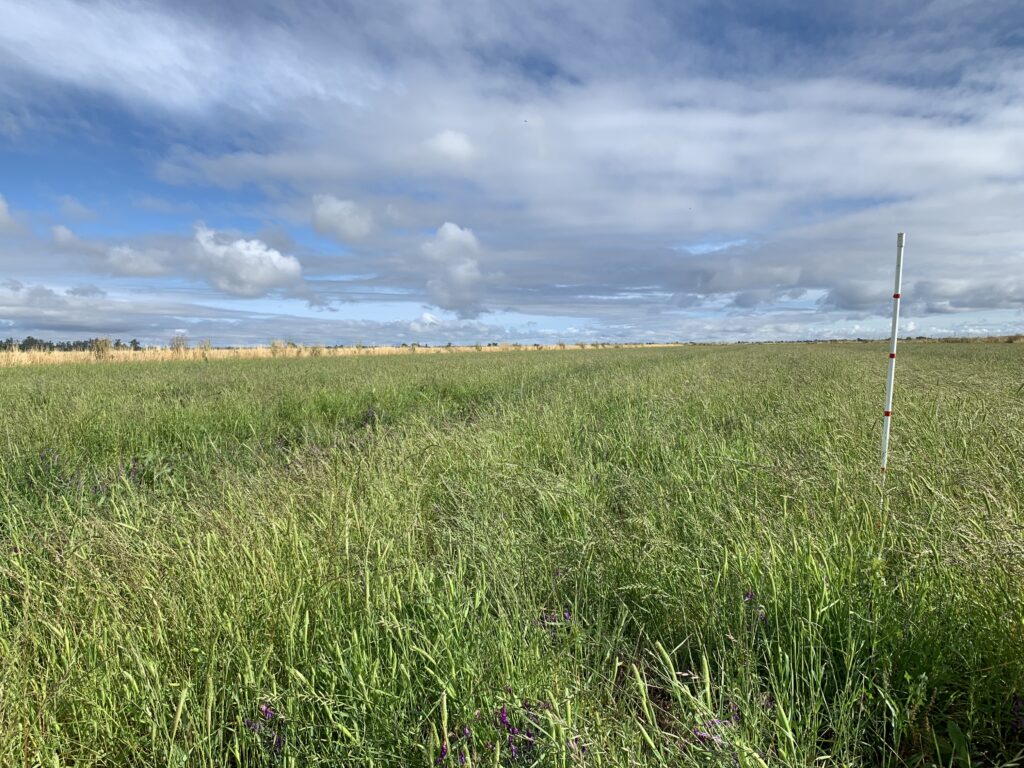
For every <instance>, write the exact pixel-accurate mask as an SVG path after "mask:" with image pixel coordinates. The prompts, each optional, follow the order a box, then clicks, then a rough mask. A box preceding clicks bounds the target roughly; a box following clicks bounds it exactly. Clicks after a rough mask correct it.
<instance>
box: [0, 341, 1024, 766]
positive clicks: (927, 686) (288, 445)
mask: <svg viewBox="0 0 1024 768" xmlns="http://www.w3.org/2000/svg"><path fill="white" fill-rule="evenodd" d="M96 349H99V348H90V349H88V350H79V353H81V354H82V355H83V356H84V357H83V359H96V354H97V352H96V351H95V350H96ZM269 349H270V348H268V349H267V350H266V359H252V360H245V359H224V360H218V359H216V355H217V353H218V350H212V349H203V347H202V345H196V344H191V345H189V348H188V349H184V350H179V351H178V352H172V351H171V350H162V354H163V355H166V359H167V362H164V363H161V362H157V361H155V360H154V362H152V363H150V364H149V365H147V366H145V367H140V366H132V365H107V364H91V365H69V366H62V367H56V366H38V367H32V366H23V367H17V368H9V369H6V370H5V371H4V373H3V380H4V384H3V387H2V388H0V407H2V410H3V413H4V419H3V422H2V427H0V429H2V430H3V432H2V435H0V765H3V766H35V765H40V766H43V765H45V766H57V765H74V766H76V768H86V767H97V768H98V767H99V766H154V765H160V766H303V767H305V766H356V765H360V766H361V765H368V766H369V765H376V766H412V765H418V766H427V765H430V766H438V765H440V766H452V767H454V766H461V765H474V766H495V765H497V766H520V765H521V766H530V765H541V766H623V768H625V767H626V766H639V765H665V766H679V765H694V766H696V765H701V766H704V765H720V766H739V767H740V768H746V767H747V766H757V767H758V768H763V767H764V766H806V767H807V768H810V767H812V766H876V765H890V766H898V765H899V766H901V765H908V766H910V765H914V766H927V765H942V766H968V765H996V764H1009V763H1008V762H1007V761H1009V760H1011V759H1013V758H1014V756H1016V755H1019V754H1020V753H1021V751H1022V750H1024V536H1022V533H1021V532H1022V531H1024V394H1022V393H1020V391H1019V386H1020V382H1021V378H1022V377H1021V372H1022V369H1024V359H1022V354H1021V348H1020V347H1019V346H1018V345H1008V344H991V343H990V344H985V343H974V344H937V343H936V344H908V345H906V347H905V349H904V351H902V352H901V355H900V368H899V371H898V377H899V378H898V389H897V394H896V409H895V413H896V421H895V425H894V432H893V444H892V456H891V463H890V473H889V476H888V479H887V484H886V486H885V488H884V491H883V489H882V487H881V485H880V478H879V473H878V469H877V462H878V438H879V427H880V423H881V407H882V390H883V386H882V382H883V377H884V371H885V351H886V350H885V346H884V344H881V343H875V344H842V345H838V344H837V345H813V346H811V345H773V346H731V347H710V346H705V347H684V346H679V347H673V348H663V349H628V350H618V351H592V350H589V349H588V350H585V351H581V350H573V349H567V350H565V351H564V352H553V353H550V354H530V355H526V354H519V353H516V352H514V351H512V350H511V349H510V350H508V351H507V352H506V353H505V354H495V353H496V352H497V351H498V348H492V353H490V354H489V353H488V352H486V351H481V352H479V353H474V352H466V353H465V354H453V355H447V354H444V353H443V350H440V349H439V350H437V352H438V354H430V355H427V354H421V353H420V352H425V351H426V350H420V352H417V354H415V355H408V354H406V355H401V354H395V355H393V356H389V357H378V356H373V355H371V354H369V353H368V352H367V351H366V350H363V351H362V353H361V354H360V355H356V354H355V353H356V350H354V349H350V350H347V351H348V352H349V353H351V356H348V357H332V356H331V355H330V354H328V353H329V352H331V350H325V349H320V348H311V349H309V350H305V349H303V350H301V351H302V353H303V354H302V356H299V354H298V352H299V351H300V350H299V348H298V347H296V348H294V349H293V348H290V347H289V346H288V345H287V344H286V343H285V344H282V345H278V346H277V347H276V349H277V350H278V359H270V357H271V355H272V354H273V353H272V352H271V351H269ZM314 349H319V351H318V352H314V351H313V350H314ZM485 349H486V348H485ZM522 349H523V350H524V351H525V350H526V349H528V348H527V347H523V348H522ZM307 351H308V354H306V353H307ZM396 352H398V351H397V350H396ZM204 353H205V354H206V355H207V358H206V362H203V354H204ZM10 354H19V355H23V354H29V353H27V352H16V353H10ZM40 354H49V353H40ZM67 354H69V355H73V354H77V353H67ZM100 354H102V355H103V356H106V355H112V356H117V355H121V354H124V355H129V354H135V355H138V356H141V357H144V356H145V355H148V354H150V353H149V352H136V353H129V352H125V351H123V350H118V349H117V347H116V345H115V344H112V345H111V349H109V350H106V349H100ZM174 355H178V356H177V357H174ZM485 355H486V357H485ZM211 356H212V357H211ZM104 359H107V358H106V357H104Z"/></svg>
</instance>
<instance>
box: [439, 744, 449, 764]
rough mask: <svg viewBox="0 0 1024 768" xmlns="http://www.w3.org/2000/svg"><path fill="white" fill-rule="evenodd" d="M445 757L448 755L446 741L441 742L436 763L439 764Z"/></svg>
mask: <svg viewBox="0 0 1024 768" xmlns="http://www.w3.org/2000/svg"><path fill="white" fill-rule="evenodd" d="M446 757H448V742H447V741H445V742H442V744H441V754H439V755H438V756H437V764H438V765H440V764H441V763H443V762H444V759H445V758H446Z"/></svg>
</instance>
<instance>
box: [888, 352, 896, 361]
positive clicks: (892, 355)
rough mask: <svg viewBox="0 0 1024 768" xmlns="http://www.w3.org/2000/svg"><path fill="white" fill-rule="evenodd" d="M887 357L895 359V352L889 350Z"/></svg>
mask: <svg viewBox="0 0 1024 768" xmlns="http://www.w3.org/2000/svg"><path fill="white" fill-rule="evenodd" d="M889 359H890V360H895V359H896V353H895V352H890V353H889Z"/></svg>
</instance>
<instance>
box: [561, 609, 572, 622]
mask: <svg viewBox="0 0 1024 768" xmlns="http://www.w3.org/2000/svg"><path fill="white" fill-rule="evenodd" d="M562 618H563V619H565V620H566V621H572V611H570V610H568V609H567V610H566V611H565V612H564V613H562Z"/></svg>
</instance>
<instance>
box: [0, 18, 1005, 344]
mask: <svg viewBox="0 0 1024 768" xmlns="http://www.w3.org/2000/svg"><path fill="white" fill-rule="evenodd" d="M676 5H678V4H676ZM0 14H2V15H3V17H4V18H5V19H8V20H9V23H7V24H5V25H4V27H3V28H2V29H0V96H3V97H4V99H3V102H2V103H4V104H5V105H9V106H5V107H0V128H2V131H0V142H4V141H6V142H7V143H8V144H9V145H10V147H12V148H13V151H24V152H30V151H31V150H32V141H36V140H40V139H39V138H38V137H39V136H44V137H45V136H48V137H50V140H52V141H57V142H60V141H66V140H68V139H66V138H61V137H62V136H63V135H64V134H62V131H65V130H66V126H67V124H68V123H69V121H73V122H74V124H75V125H76V126H82V125H83V121H84V124H85V125H84V129H83V130H82V131H80V132H79V133H78V134H76V135H82V136H86V137H93V139H92V140H95V141H96V142H97V146H99V145H101V144H102V142H103V141H105V140H106V139H104V138H103V137H104V136H108V135H110V134H116V135H117V136H118V137H121V136H122V135H123V136H128V137H129V139H128V140H129V141H136V142H138V143H139V146H138V147H136V148H135V150H136V154H137V155H139V156H144V157H145V158H146V161H145V163H143V164H142V165H140V166H139V167H138V169H137V171H136V172H137V174H138V178H139V182H138V189H137V190H135V198H136V199H138V200H144V201H147V203H146V205H145V206H139V207H138V209H137V211H141V212H145V213H146V214H147V215H161V216H165V217H173V216H177V218H174V219H173V226H172V227H170V228H160V227H158V226H153V227H147V226H146V225H135V224H134V223H133V224H132V226H122V227H121V229H120V231H119V230H118V229H117V227H115V226H113V225H111V227H110V228H109V229H103V224H104V216H107V215H109V214H108V212H109V211H110V209H111V205H109V204H106V203H105V202H104V201H103V200H98V199H95V198H92V197H90V196H89V195H87V194H85V193H83V192H82V189H81V188H80V187H79V188H76V189H74V190H73V191H74V194H73V195H72V194H71V192H70V191H65V190H64V189H62V188H60V187H59V186H58V185H59V179H58V180H55V181H56V183H55V182H54V181H51V182H50V186H51V187H52V188H53V189H54V190H55V191H54V192H53V193H52V194H51V195H50V198H49V199H50V201H51V209H50V210H48V211H46V210H42V209H39V210H33V211H30V215H27V214H26V215H23V214H22V209H23V208H24V207H26V206H23V205H22V204H21V202H20V201H21V199H22V198H23V197H24V198H25V199H27V198H28V196H29V195H28V192H27V191H26V189H27V188H23V187H22V186H20V185H19V184H17V183H14V182H12V183H11V186H10V188H8V187H6V186H5V188H4V189H3V190H0V192H3V193H4V194H5V195H7V197H6V199H7V200H16V201H17V202H18V206H17V208H18V211H19V214H18V216H19V223H18V224H16V223H15V222H14V219H13V216H12V215H11V214H10V211H9V208H8V204H7V202H5V198H2V197H0V235H3V236H4V237H5V238H6V240H4V241H2V242H0V248H2V249H3V250H2V251H0V266H2V267H3V268H4V269H5V270H6V274H5V273H4V272H0V277H3V276H10V277H13V278H16V279H18V280H20V281H22V283H24V284H26V285H29V284H31V285H53V286H58V284H59V285H64V286H66V285H69V284H70V283H71V282H72V281H73V282H74V283H75V284H76V285H91V286H96V287H98V288H99V289H100V290H104V291H106V292H107V294H108V295H107V297H99V296H91V297H86V296H80V297H75V298H81V299H82V300H85V299H89V300H90V301H101V300H102V301H112V299H110V298H109V297H110V296H114V295H116V294H117V292H118V291H119V290H121V291H123V290H128V289H131V290H140V289H143V288H144V289H145V290H148V291H152V292H156V293H158V294H160V295H163V296H166V297H168V298H169V300H170V298H171V297H173V298H174V301H178V300H179V299H180V297H181V296H182V291H183V290H185V289H183V288H182V285H183V284H184V285H186V286H189V288H188V290H189V291H191V294H190V296H189V299H188V303H189V304H190V305H191V306H195V307H196V309H195V310H194V311H195V312H196V313H197V316H199V315H202V313H203V309H202V306H203V305H202V302H204V301H207V302H208V301H215V300H217V297H220V298H223V299H230V300H236V299H251V300H257V299H259V300H264V299H266V298H267V297H270V298H274V299H276V300H279V301H281V302H284V303H282V304H281V306H280V311H281V312H282V313H283V314H287V315H288V316H290V317H293V318H295V320H294V322H296V323H298V324H301V323H306V324H307V325H306V327H309V328H321V329H324V328H330V327H334V326H332V325H331V324H332V323H333V322H336V321H337V318H334V319H332V318H331V316H330V315H331V313H330V312H328V311H327V310H329V309H334V310H335V311H337V310H338V309H339V308H340V307H348V308H352V307H359V306H362V307H364V308H365V315H366V317H367V318H370V317H373V318H376V319H374V320H373V321H372V322H379V323H382V324H384V325H383V326H382V327H387V323H389V322H392V321H393V322H402V323H406V322H412V321H411V320H409V321H407V320H404V319H403V320H401V321H399V320H398V319H397V318H398V317H399V315H401V316H402V317H403V318H405V317H410V318H420V319H418V320H416V322H417V324H418V325H417V326H416V327H417V328H418V329H419V331H418V332H420V333H423V334H433V335H434V337H439V338H442V339H443V338H444V334H449V335H452V337H453V338H454V335H455V334H456V333H458V332H461V331H456V330H453V329H455V328H463V329H465V328H472V327H474V326H473V325H472V324H473V323H488V318H489V316H490V317H491V318H496V317H501V316H511V315H514V316H515V317H516V318H517V320H516V325H515V328H513V329H511V330H510V329H509V327H505V326H502V327H504V328H505V330H503V331H502V333H505V332H506V331H507V332H508V333H510V334H512V335H513V336H514V335H515V334H517V333H518V334H521V336H522V338H524V339H525V338H527V337H530V338H539V337H545V338H546V336H545V334H547V333H549V332H550V333H551V334H554V335H557V334H567V333H568V332H569V331H570V330H572V332H573V333H576V334H578V335H579V336H581V337H601V336H602V335H604V336H606V337H608V338H620V339H621V338H627V337H631V338H637V339H648V338H651V339H654V338H657V339H665V338H674V337H683V338H685V337H687V336H692V337H694V338H697V337H699V338H715V339H719V338H758V337H770V336H773V335H774V336H778V337H786V338H789V337H799V336H828V335H835V334H850V335H859V334H862V333H881V332H884V326H885V322H884V315H885V313H886V311H887V310H888V302H887V296H888V292H889V288H888V283H889V281H890V280H891V270H892V263H893V255H894V254H893V251H894V241H895V233H896V232H897V231H901V230H902V231H906V232H908V248H907V269H906V291H905V294H906V305H905V309H906V313H907V317H908V318H910V322H914V323H916V324H917V327H918V328H919V329H924V328H931V329H936V332H937V331H939V330H942V329H960V331H962V332H980V331H979V330H978V329H993V330H994V329H1009V330H1012V329H1013V328H1014V327H1015V326H1019V325H1020V324H1021V322H1022V320H1024V315H1022V311H1024V282H1022V280H1024V278H1022V277H1020V276H1021V275H1024V231H1022V227H1021V225H1020V218H1021V217H1020V213H1019V212H1020V211H1021V210H1024V49H1022V42H1021V40H1020V39H1019V38H1018V37H1014V35H1013V34H1011V33H1009V32H1007V30H1010V29H1013V28H1015V26H1019V24H1018V22H1020V23H1024V11H1022V10H1021V9H1020V8H1019V7H1018V6H1017V5H1015V4H1013V3H1009V2H997V3H991V4H987V5H985V6H984V7H980V6H977V5H972V6H970V7H966V6H965V7H959V6H954V5H951V4H949V3H944V2H918V3H904V4H898V6H893V5H892V4H890V3H885V2H881V0H879V1H878V2H867V3H857V4H852V5H851V4H833V3H825V4H820V3H785V4H782V5H781V6H776V7H774V8H773V9H772V11H771V13H762V12H761V11H759V10H758V9H756V8H753V7H751V6H749V4H740V3H736V4H733V3H725V4H722V3H711V2H707V3H704V2H698V3H692V4H686V7H685V8H683V7H675V5H673V4H665V3H660V2H654V1H653V0H652V2H641V3H631V4H625V3H619V2H610V0H597V2H595V3H590V4H584V5H580V4H578V3H571V2H567V1H566V2H561V1H557V0H556V2H540V0H526V2H525V3H520V4H517V5H515V6H508V5H506V4H499V3H489V2H481V3H469V4H462V5H460V6H452V5H451V4H447V3H442V2H432V1H431V0H426V1H425V2H416V3H412V2H403V1H401V0H381V1H380V2H375V3H361V2H356V3H352V4H348V5H346V6H345V7H341V6H338V7H329V6H324V5H319V4H318V5H315V6H309V5H302V4H294V5H290V6H279V5H270V4H268V5H263V4H260V3H247V4H243V5H239V4H233V3H221V4H210V3H191V2H184V3H174V4H171V3H150V4H144V5H138V4H122V3H116V2H112V1H110V0H100V2H96V3H90V4H79V3H75V2H71V1H70V0H57V2H53V3H47V4H38V3H28V2H24V1H23V0H0ZM893 30H899V34H898V35H896V34H895V33H894V31H893ZM83 104H84V105H87V106H88V107H89V109H83V106H82V105H83ZM86 114H90V115H95V117H83V115H86ZM29 124H31V125H33V126H34V128H33V130H31V131H29V130H25V129H24V128H23V126H26V125H29ZM4 126H6V127H4ZM129 128H130V129H131V130H129ZM140 128H141V129H140ZM143 134H145V135H146V138H145V140H143V139H140V138H138V137H139V136H141V135H143ZM4 137H6V138H4ZM97 137H98V138H97ZM0 183H5V182H0ZM169 198H173V200H174V202H173V203H171V202H166V200H167V199H169ZM97 211H99V212H101V213H97ZM182 212H187V215H186V214H183V213H182ZM101 214H102V215H101ZM188 217H194V218H191V219H190V218H188ZM200 217H202V219H203V220H205V221H210V222H211V223H214V222H215V226H211V227H207V226H205V225H203V224H197V223H196V221H195V219H198V218H200ZM22 220H24V225H23V226H22V224H21V223H20V222H22ZM72 220H74V221H72ZM168 220H171V219H168ZM455 222H458V223H457V224H456V223H455ZM85 224H88V225H89V231H90V235H89V236H88V237H85V236H78V235H76V234H75V233H74V232H72V230H71V229H70V228H69V227H72V226H73V227H74V229H75V230H79V228H80V226H81V227H82V231H86V228H85ZM44 233H45V234H44ZM19 295H21V294H19ZM58 295H60V296H62V297H64V298H63V299H62V300H65V301H70V300H71V298H72V296H68V295H67V294H63V293H60V292H59V291H58ZM288 302H293V303H294V305H295V306H291V305H288V304H287V303H288ZM171 303H173V302H171ZM310 304H313V305H316V306H319V307H322V308H323V312H322V313H321V314H318V315H314V316H313V318H312V319H311V318H310V317H309V316H308V315H307V314H306V310H307V309H308V306H309V305H310ZM398 305H405V306H406V307H407V309H406V310H401V311H399V310H396V309H394V307H395V306H398ZM69 306H71V305H69ZM387 307H391V309H387ZM176 311H177V310H176ZM68 312H69V313H70V312H71V310H70V309H69V310H68ZM387 312H391V313H392V316H391V317H381V315H382V313H385V314H386V313H387ZM424 312H426V313H427V315H429V316H430V317H435V318H441V320H442V322H440V323H438V324H431V323H429V322H424V321H422V317H423V313H424ZM530 318H534V322H536V323H537V325H529V323H530V322H531V320H530ZM446 324H447V325H446ZM460 324H462V325H460ZM466 324H469V325H466ZM499 326H500V324H499ZM499 326H492V325H487V326H486V327H488V328H492V327H499ZM855 326H856V327H855ZM409 327H410V328H411V327H412V326H409ZM516 328H517V329H518V330H515V329H516ZM81 330H82V332H83V333H84V332H86V330H90V331H91V330H92V329H91V328H90V329H86V328H84V327H83V328H82V329H81ZM403 332H404V331H403ZM411 332H416V331H411ZM253 340H254V341H262V340H263V339H261V338H254V339H253ZM325 340H329V339H325Z"/></svg>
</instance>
